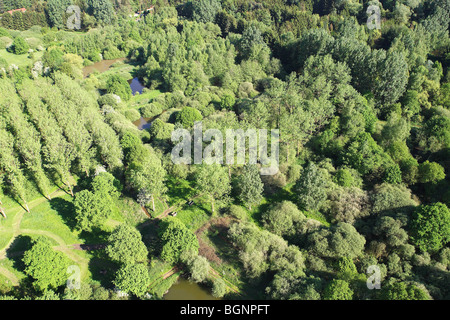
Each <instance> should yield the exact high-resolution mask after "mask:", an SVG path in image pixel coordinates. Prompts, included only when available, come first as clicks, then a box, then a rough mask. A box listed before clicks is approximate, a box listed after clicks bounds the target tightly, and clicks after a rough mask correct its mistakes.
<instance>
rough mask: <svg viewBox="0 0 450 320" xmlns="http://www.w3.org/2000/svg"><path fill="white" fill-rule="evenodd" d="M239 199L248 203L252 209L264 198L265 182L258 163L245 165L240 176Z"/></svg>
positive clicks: (238, 182)
mask: <svg viewBox="0 0 450 320" xmlns="http://www.w3.org/2000/svg"><path fill="white" fill-rule="evenodd" d="M237 184H238V199H239V200H241V201H242V202H243V203H244V204H246V205H247V206H248V207H249V208H250V210H251V208H252V205H257V204H258V203H259V202H261V200H262V192H263V187H264V185H263V183H262V181H261V177H260V175H259V169H258V167H257V166H256V165H245V166H244V169H243V172H242V174H241V175H239V177H238V181H237Z"/></svg>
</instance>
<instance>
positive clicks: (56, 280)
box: [23, 237, 70, 291]
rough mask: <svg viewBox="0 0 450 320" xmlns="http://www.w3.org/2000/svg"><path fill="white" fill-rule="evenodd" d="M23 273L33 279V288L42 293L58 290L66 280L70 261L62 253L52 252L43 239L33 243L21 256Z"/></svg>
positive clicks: (40, 238) (46, 241) (48, 242)
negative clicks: (23, 265)
mask: <svg viewBox="0 0 450 320" xmlns="http://www.w3.org/2000/svg"><path fill="white" fill-rule="evenodd" d="M23 263H24V264H25V273H26V274H27V275H29V276H30V277H32V278H33V279H34V282H33V286H34V287H35V288H36V289H38V290H40V291H44V290H46V289H58V288H59V287H60V286H61V285H63V284H64V283H65V282H66V280H67V268H68V267H69V264H70V260H69V258H67V257H66V256H65V255H64V253H62V252H59V251H55V250H53V248H52V246H51V243H50V241H49V240H47V239H46V238H43V237H39V238H37V239H36V240H35V241H34V242H33V246H32V247H31V249H29V250H27V251H26V252H25V254H24V256H23Z"/></svg>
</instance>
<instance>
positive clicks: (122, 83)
mask: <svg viewBox="0 0 450 320" xmlns="http://www.w3.org/2000/svg"><path fill="white" fill-rule="evenodd" d="M106 92H107V93H114V94H117V95H118V96H119V97H121V98H122V100H125V101H128V100H130V98H131V96H132V92H131V88H130V85H129V84H128V81H127V80H125V79H124V78H122V77H121V76H120V75H113V76H111V77H109V79H108V81H107V82H106Z"/></svg>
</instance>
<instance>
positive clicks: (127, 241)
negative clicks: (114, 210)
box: [106, 224, 148, 264]
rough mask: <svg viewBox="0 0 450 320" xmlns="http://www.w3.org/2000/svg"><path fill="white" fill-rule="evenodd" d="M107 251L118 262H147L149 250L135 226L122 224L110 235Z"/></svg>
mask: <svg viewBox="0 0 450 320" xmlns="http://www.w3.org/2000/svg"><path fill="white" fill-rule="evenodd" d="M108 243H109V244H108V246H107V247H106V253H107V254H108V256H109V257H110V258H111V259H112V260H114V261H117V262H120V263H124V264H135V263H138V262H146V261H147V255H148V251H147V248H146V246H145V244H144V243H143V242H142V239H141V234H140V233H139V231H137V230H136V229H135V228H133V227H131V226H128V225H126V224H121V225H119V226H117V227H116V229H114V231H113V232H112V233H111V234H110V235H109V237H108Z"/></svg>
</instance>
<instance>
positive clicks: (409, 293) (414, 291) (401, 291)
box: [381, 282, 429, 300]
mask: <svg viewBox="0 0 450 320" xmlns="http://www.w3.org/2000/svg"><path fill="white" fill-rule="evenodd" d="M381 298H382V299H383V300H429V298H428V296H427V295H426V293H425V292H424V291H422V290H421V289H419V288H417V287H416V286H415V285H414V284H406V283H404V282H394V283H391V284H389V285H388V286H386V287H384V288H383V289H382V293H381Z"/></svg>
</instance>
